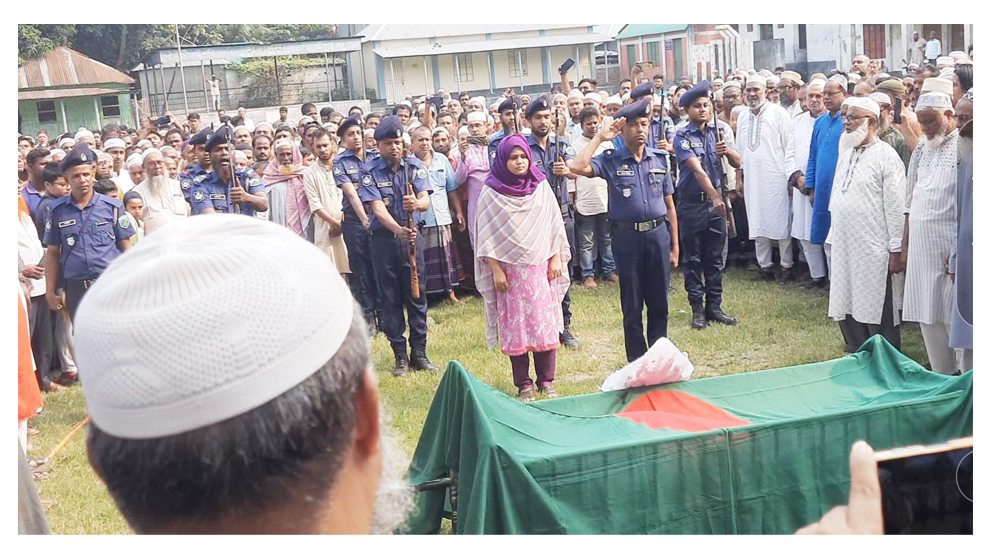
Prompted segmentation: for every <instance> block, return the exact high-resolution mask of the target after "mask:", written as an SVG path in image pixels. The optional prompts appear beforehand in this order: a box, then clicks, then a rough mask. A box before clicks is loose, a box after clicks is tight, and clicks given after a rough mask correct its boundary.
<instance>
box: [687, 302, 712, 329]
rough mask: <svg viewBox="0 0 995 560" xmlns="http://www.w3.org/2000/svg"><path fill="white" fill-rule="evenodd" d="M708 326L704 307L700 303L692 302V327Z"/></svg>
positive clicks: (701, 327)
mask: <svg viewBox="0 0 995 560" xmlns="http://www.w3.org/2000/svg"><path fill="white" fill-rule="evenodd" d="M707 326H708V321H706V320H705V310H704V308H702V306H701V304H700V303H692V304H691V328H692V329H699V330H700V329H703V328H705V327H707Z"/></svg>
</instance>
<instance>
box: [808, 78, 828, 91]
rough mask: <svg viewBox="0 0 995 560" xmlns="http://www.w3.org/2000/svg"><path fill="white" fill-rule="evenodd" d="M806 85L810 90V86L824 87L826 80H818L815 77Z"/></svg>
mask: <svg viewBox="0 0 995 560" xmlns="http://www.w3.org/2000/svg"><path fill="white" fill-rule="evenodd" d="M808 87H809V89H810V90H811V88H819V89H822V88H824V87H826V80H820V79H819V78H816V79H814V80H812V81H811V82H809V83H808Z"/></svg>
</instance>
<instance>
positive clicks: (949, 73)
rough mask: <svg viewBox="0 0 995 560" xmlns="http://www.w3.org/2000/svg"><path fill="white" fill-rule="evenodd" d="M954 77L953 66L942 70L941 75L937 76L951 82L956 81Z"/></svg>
mask: <svg viewBox="0 0 995 560" xmlns="http://www.w3.org/2000/svg"><path fill="white" fill-rule="evenodd" d="M953 75H954V67H953V66H947V67H946V68H944V69H943V70H940V75H939V76H937V77H938V78H943V79H944V80H950V81H951V82H952V81H954V79H953V78H952V77H951V76H953Z"/></svg>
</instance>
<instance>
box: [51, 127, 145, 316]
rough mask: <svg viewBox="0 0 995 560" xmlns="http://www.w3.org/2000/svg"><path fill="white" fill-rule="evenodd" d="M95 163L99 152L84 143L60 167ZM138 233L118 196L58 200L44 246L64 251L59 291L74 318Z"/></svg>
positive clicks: (53, 206)
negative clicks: (80, 202)
mask: <svg viewBox="0 0 995 560" xmlns="http://www.w3.org/2000/svg"><path fill="white" fill-rule="evenodd" d="M96 160H97V156H96V154H94V153H93V151H92V150H90V148H89V147H88V146H87V145H86V144H80V145H79V146H77V147H75V148H73V149H72V150H71V151H70V152H69V153H68V154H67V155H66V157H65V159H63V160H62V162H61V163H60V165H59V168H60V170H61V171H62V172H63V173H67V172H68V171H69V169H70V168H72V167H75V166H77V165H87V164H91V163H94V162H96ZM136 233H137V230H136V228H135V223H134V220H133V219H132V218H131V215H130V214H128V213H127V212H126V211H125V210H124V205H123V204H122V203H121V201H120V200H118V199H117V198H115V197H112V196H106V195H102V194H100V193H98V192H95V191H94V192H93V193H92V196H91V197H90V200H89V202H87V203H86V205H84V206H83V207H82V208H80V207H79V206H78V205H77V203H76V201H75V200H73V197H72V195H71V194H70V195H68V196H64V197H62V198H59V199H57V200H56V201H55V203H54V204H53V205H52V211H51V214H50V216H49V218H48V220H46V222H45V236H44V239H43V241H44V243H45V245H46V246H58V247H59V249H60V253H59V274H58V285H57V289H61V290H63V291H64V293H65V295H66V307H67V308H68V310H69V316H70V318H73V317H75V316H76V309H77V308H79V303H80V301H81V300H82V299H83V295H84V294H85V293H86V291H87V290H89V289H90V286H91V285H92V284H93V282H94V281H96V280H97V278H98V277H99V276H100V275H101V274H102V273H103V272H104V270H106V269H107V267H108V265H110V264H111V261H113V260H114V259H116V258H117V257H118V256H120V255H121V253H122V247H123V244H124V243H125V242H127V241H128V239H130V238H131V236H133V235H135V234H136Z"/></svg>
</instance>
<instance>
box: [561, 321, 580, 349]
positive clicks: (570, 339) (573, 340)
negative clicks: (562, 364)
mask: <svg viewBox="0 0 995 560" xmlns="http://www.w3.org/2000/svg"><path fill="white" fill-rule="evenodd" d="M560 342H561V343H562V344H563V345H564V346H566V347H569V348H573V349H574V350H576V349H577V348H579V347H580V341H579V340H577V337H575V336H574V335H573V333H571V332H570V326H569V325H564V326H563V332H561V333H560Z"/></svg>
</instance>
